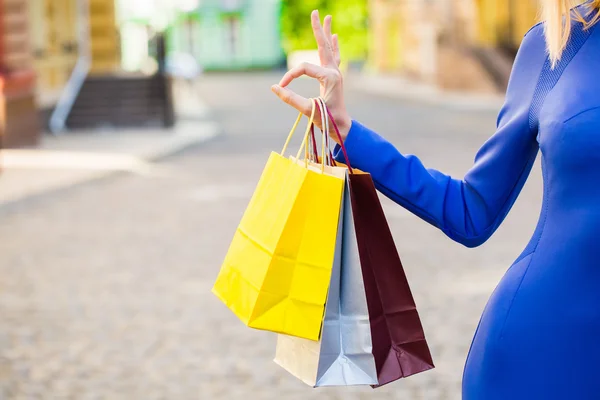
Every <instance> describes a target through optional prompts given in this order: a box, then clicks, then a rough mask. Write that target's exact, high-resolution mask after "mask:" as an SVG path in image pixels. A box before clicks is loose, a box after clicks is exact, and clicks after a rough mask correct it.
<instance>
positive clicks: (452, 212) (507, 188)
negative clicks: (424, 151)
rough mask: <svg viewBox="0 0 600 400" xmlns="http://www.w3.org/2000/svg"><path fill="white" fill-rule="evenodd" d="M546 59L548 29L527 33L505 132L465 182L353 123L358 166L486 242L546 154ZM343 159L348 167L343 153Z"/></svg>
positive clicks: (500, 127)
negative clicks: (538, 95) (538, 119)
mask: <svg viewBox="0 0 600 400" xmlns="http://www.w3.org/2000/svg"><path fill="white" fill-rule="evenodd" d="M545 59H546V53H545V42H544V39H543V27H542V26H540V25H538V26H536V27H534V28H533V29H532V30H530V31H529V33H528V34H527V35H526V36H525V38H524V40H523V43H522V45H521V48H520V49H519V52H518V54H517V58H516V60H515V64H514V66H513V71H512V74H511V78H510V83H509V86H508V90H507V95H506V101H505V104H504V106H503V108H502V110H501V111H500V114H499V117H498V124H497V132H496V133H495V134H494V135H493V136H492V137H491V138H490V139H489V140H488V141H487V142H486V143H485V144H484V145H483V147H481V149H480V150H479V152H478V153H477V156H476V158H475V163H474V165H473V167H472V168H471V169H470V170H469V172H468V173H467V174H466V176H465V177H464V179H462V180H459V179H453V178H451V177H450V176H448V175H445V174H443V173H441V172H439V171H437V170H433V169H427V168H425V166H423V164H422V163H421V161H420V160H419V159H418V158H417V157H415V156H412V155H406V156H405V155H403V154H401V153H400V152H399V151H398V150H397V149H396V148H395V147H394V146H393V145H392V144H390V143H389V142H388V141H386V140H385V139H383V138H382V137H381V136H379V135H377V134H376V133H375V132H373V131H371V130H369V129H368V128H366V127H365V126H363V125H361V124H360V123H359V122H357V121H353V122H352V125H351V128H350V131H349V133H348V136H347V138H346V140H345V142H344V143H345V146H346V149H347V152H348V156H349V159H350V162H351V163H352V165H353V166H354V167H356V168H358V169H361V170H363V171H365V172H369V173H371V175H372V177H373V180H374V181H375V184H376V186H377V188H378V189H379V190H380V191H381V192H382V193H383V194H385V195H386V196H387V197H389V198H390V199H392V200H393V201H395V202H396V203H398V204H400V205H402V206H404V207H405V208H406V209H408V210H409V211H411V212H413V213H414V214H416V215H418V216H419V217H421V218H422V219H424V220H426V221H428V222H429V223H431V224H433V225H434V226H436V227H438V228H440V229H441V230H442V231H443V232H444V233H446V234H447V235H448V236H449V237H450V238H452V239H454V240H456V241H457V242H460V243H462V244H464V245H465V246H468V247H475V246H478V245H480V244H482V243H484V242H485V241H486V240H487V239H488V238H489V237H490V236H491V235H492V234H493V233H494V231H495V230H496V229H497V228H498V226H499V225H500V223H501V222H502V221H503V220H504V218H505V217H506V215H507V214H508V211H509V210H510V208H511V206H512V205H513V203H514V201H515V200H516V198H517V196H518V194H519V192H520V191H521V188H522V187H523V185H524V183H525V181H526V179H527V177H528V175H529V172H530V171H531V167H532V165H533V163H534V161H535V158H536V155H537V152H538V142H537V139H536V136H537V124H536V123H534V122H530V109H531V105H532V102H533V96H534V92H535V88H536V86H537V83H538V79H539V74H540V71H541V69H542V66H543V64H544V62H545ZM337 150H338V151H337V153H336V158H337V159H338V160H339V161H341V162H343V155H342V154H341V152H340V151H339V146H338V149H337Z"/></svg>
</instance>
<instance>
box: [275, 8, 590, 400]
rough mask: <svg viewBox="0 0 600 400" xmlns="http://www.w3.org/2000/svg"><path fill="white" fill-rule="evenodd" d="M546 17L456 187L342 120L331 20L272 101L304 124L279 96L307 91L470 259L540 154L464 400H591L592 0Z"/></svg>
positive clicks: (366, 166)
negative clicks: (525, 214)
mask: <svg viewBox="0 0 600 400" xmlns="http://www.w3.org/2000/svg"><path fill="white" fill-rule="evenodd" d="M544 3H545V4H544V9H545V23H543V24H538V25H536V26H534V27H533V28H532V29H531V30H530V31H529V32H528V33H527V34H526V35H525V37H524V40H523V43H522V45H521V48H520V50H519V52H518V55H517V57H516V61H515V64H514V68H513V72H512V76H511V79H510V83H509V87H508V90H507V94H506V102H505V105H504V107H503V108H502V110H501V112H500V115H499V118H498V129H497V132H496V134H495V135H493V136H492V137H491V138H490V139H489V140H488V141H487V142H486V143H485V144H484V145H483V147H482V148H481V150H480V151H479V152H478V154H477V157H476V159H475V164H474V165H473V167H472V168H471V169H470V171H469V172H468V173H467V174H466V176H465V177H464V179H462V180H458V179H453V178H451V177H449V176H447V175H445V174H443V173H441V172H439V171H435V170H431V169H426V168H425V167H424V166H423V165H422V164H421V162H420V161H419V159H418V158H416V157H414V156H405V155H403V154H401V153H400V152H399V151H398V150H396V149H395V148H394V146H392V145H391V144H390V143H389V142H387V141H386V140H385V139H383V138H382V137H380V136H379V135H377V134H376V133H375V132H373V131H371V130H369V129H368V128H367V127H365V126H364V125H362V124H360V123H359V122H357V121H353V120H352V119H351V118H350V117H349V115H348V113H347V112H346V109H345V106H344V97H343V87H342V78H341V74H340V72H339V70H338V69H337V65H338V64H339V61H340V60H339V57H340V56H339V49H338V40H337V37H336V36H335V35H333V36H332V35H331V17H329V16H328V17H326V18H325V20H324V24H323V26H321V24H320V20H319V15H318V13H317V12H313V14H312V26H313V30H314V34H315V37H316V39H317V43H318V47H319V55H320V59H321V64H322V65H321V66H316V65H302V66H299V67H297V68H294V69H292V70H290V71H289V72H288V73H287V74H286V75H285V76H284V77H283V79H282V80H281V82H280V84H279V85H276V86H274V87H273V91H274V92H275V93H276V94H277V95H278V96H279V97H281V99H283V100H284V101H285V102H287V103H289V104H290V105H292V106H294V107H295V108H296V109H298V110H300V111H302V112H304V113H308V112H309V110H310V101H309V100H307V99H305V98H303V97H301V96H299V95H297V94H295V93H293V92H292V91H290V90H289V89H288V88H286V86H287V85H288V84H289V83H290V82H291V81H292V80H293V79H294V78H297V77H299V76H301V75H308V76H311V77H313V78H316V79H318V80H319V81H320V83H321V95H322V96H323V98H324V99H325V100H326V102H327V104H328V106H329V107H330V109H331V112H332V114H333V116H334V117H335V119H336V120H337V121H338V122H339V126H340V128H341V134H342V137H343V140H344V142H345V146H346V148H347V151H348V154H349V156H350V161H351V162H352V164H353V165H354V166H356V167H357V168H359V169H362V170H364V171H367V172H370V173H371V174H372V176H373V179H374V180H375V182H376V185H377V187H378V188H379V190H380V191H381V192H383V193H384V194H385V195H387V196H388V197H390V198H391V199H392V200H394V201H395V202H397V203H398V204H400V205H402V206H403V207H405V208H407V209H408V210H410V211H411V212H413V213H415V214H416V215H418V216H419V217H421V218H423V219H424V220H426V221H428V222H429V223H431V224H433V225H435V226H437V227H438V228H440V229H441V230H442V231H443V232H445V233H446V234H447V235H448V236H449V237H450V238H452V239H454V240H456V241H458V242H460V243H462V244H464V245H465V246H469V247H474V246H478V245H480V244H482V243H483V242H485V241H486V240H487V239H488V238H489V237H490V236H491V235H492V233H493V232H494V231H495V230H496V228H498V226H499V225H500V223H501V222H502V220H503V219H504V218H505V216H506V214H507V213H508V211H509V209H510V208H511V206H512V204H513V203H514V201H515V199H516V198H517V195H518V194H519V192H520V190H521V188H522V186H523V184H524V183H525V180H526V179H527V176H528V174H529V172H530V170H531V167H532V164H533V163H534V160H535V158H536V155H537V153H538V149H541V153H542V170H543V176H544V188H545V189H544V199H543V206H542V211H541V216H540V219H539V223H538V226H537V228H536V230H535V233H534V234H533V237H532V238H531V241H530V242H529V244H528V245H527V246H526V247H525V250H524V251H523V253H522V254H521V255H520V256H519V257H518V258H517V259H516V261H515V263H514V264H513V265H512V266H511V267H510V269H509V270H508V271H507V272H506V275H505V276H504V278H503V279H502V280H501V282H500V283H499V285H498V287H497V288H496V290H495V291H494V293H493V294H492V296H491V298H490V300H489V302H488V304H487V306H486V309H485V311H484V313H483V316H482V317H481V320H480V323H479V326H478V328H477V331H476V333H475V337H474V339H473V342H472V345H471V349H470V352H469V356H468V358H467V362H466V366H465V370H464V376H463V399H466V400H473V399H476V400H496V399H498V400H521V399H523V400H525V399H527V400H531V399H536V400H537V399H540V400H553V399H561V400H562V399H565V400H566V399H576V400H582V399H583V400H585V399H600V246H599V242H600V79H598V70H599V66H600V29H598V30H597V29H595V25H594V23H595V22H596V20H597V19H598V15H599V14H598V12H599V9H600V0H594V1H589V2H587V3H586V4H585V5H583V6H579V7H577V8H575V9H573V10H571V11H568V10H569V7H568V3H569V0H545V1H544ZM567 14H568V18H566V19H563V18H564V17H565V16H567ZM563 20H565V21H566V23H562V22H561V21H563ZM588 28H589V29H588ZM547 50H548V51H547ZM334 139H335V137H334Z"/></svg>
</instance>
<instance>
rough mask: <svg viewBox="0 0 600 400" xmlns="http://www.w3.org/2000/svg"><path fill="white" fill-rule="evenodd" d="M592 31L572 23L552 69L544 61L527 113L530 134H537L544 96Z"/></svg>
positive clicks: (547, 62)
mask: <svg viewBox="0 0 600 400" xmlns="http://www.w3.org/2000/svg"><path fill="white" fill-rule="evenodd" d="M592 29H593V27H592V28H590V29H587V30H585V29H583V24H582V23H581V22H575V23H573V27H572V28H571V39H570V40H569V43H568V44H567V47H566V48H565V51H564V52H563V54H562V57H561V59H560V60H559V61H558V63H557V64H556V66H555V67H554V69H552V64H551V62H550V59H549V58H548V59H547V60H546V63H545V64H544V66H543V68H542V71H541V73H540V78H539V81H538V84H537V86H536V88H535V92H534V94H533V100H532V102H531V109H530V111H529V127H530V128H531V131H532V132H537V129H538V120H539V114H540V110H541V108H542V105H543V104H544V101H545V99H546V95H548V93H550V91H551V90H552V89H553V88H554V85H556V82H558V80H559V79H560V77H561V75H562V73H563V72H564V70H565V69H566V68H567V66H568V65H569V63H570V62H571V60H573V58H574V57H575V55H576V54H577V53H578V52H579V50H580V49H581V47H582V46H583V44H584V43H585V41H586V40H587V39H588V37H590V34H591V31H592Z"/></svg>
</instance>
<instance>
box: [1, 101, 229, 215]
mask: <svg viewBox="0 0 600 400" xmlns="http://www.w3.org/2000/svg"><path fill="white" fill-rule="evenodd" d="M179 100H180V101H179V102H178V103H179V104H181V105H182V106H178V107H177V111H176V112H177V124H176V125H175V127H173V128H172V129H160V128H150V129H148V128H140V129H115V130H89V131H70V132H66V133H64V134H62V135H60V136H51V135H48V134H45V135H44V136H43V137H42V141H41V143H40V145H39V146H38V147H37V148H33V149H6V150H0V165H1V167H0V168H1V171H0V208H1V207H3V206H6V205H8V204H12V203H15V202H18V201H20V200H23V199H26V198H29V197H32V196H39V195H42V194H44V193H48V192H53V191H56V190H60V189H63V188H67V187H70V186H73V185H76V184H79V183H83V182H88V181H91V180H94V179H98V178H102V177H106V176H109V175H112V174H115V173H119V172H130V173H138V174H160V173H163V172H164V171H161V168H160V167H159V166H158V165H156V164H153V161H156V160H159V159H161V158H164V157H167V156H169V155H171V154H174V153H177V152H179V151H181V150H183V149H185V148H188V147H190V146H194V145H197V144H200V143H202V142H205V141H207V140H209V139H211V138H213V137H215V136H216V135H217V134H218V126H217V125H216V124H215V123H214V122H212V121H210V120H209V112H208V110H207V108H206V107H205V106H204V104H203V103H202V102H201V101H200V99H199V98H197V96H193V97H192V96H187V97H185V98H183V99H182V98H181V97H180V98H179Z"/></svg>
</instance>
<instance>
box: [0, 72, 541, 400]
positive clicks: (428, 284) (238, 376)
mask: <svg viewBox="0 0 600 400" xmlns="http://www.w3.org/2000/svg"><path fill="white" fill-rule="evenodd" d="M280 76H281V72H261V73H245V74H241V73H240V74H238V73H213V74H208V75H205V76H204V77H202V78H201V80H200V82H199V85H198V86H199V91H200V96H201V98H202V100H203V101H204V102H205V103H207V104H208V106H209V109H210V116H211V117H210V118H211V119H213V120H214V121H215V122H216V123H217V124H218V125H219V130H220V131H221V132H222V134H221V135H220V136H218V137H216V138H214V139H212V140H210V141H209V142H207V143H204V144H201V145H199V146H195V147H192V148H189V149H187V150H185V151H183V152H181V153H178V154H177V155H174V156H171V157H169V158H167V159H163V160H162V161H161V162H158V163H157V165H155V166H156V168H154V169H152V172H151V173H147V174H143V175H140V174H136V173H126V174H121V175H118V176H113V177H110V178H107V179H103V180H99V181H95V182H91V183H87V184H82V185H78V186H75V187H72V188H69V189H65V190H61V191H59V192H55V193H51V194H48V195H45V196H41V197H36V198H34V199H31V200H25V201H21V202H19V203H16V204H11V205H9V206H6V207H3V208H0V237H1V238H2V240H0V254H2V255H3V257H2V259H1V261H0V399H1V400H4V399H11V400H12V399H78V400H79V399H130V400H133V399H140V400H142V399H143V400H150V399H207V400H212V399H215V400H217V399H223V400H242V399H244V400H250V399H251V400H271V399H286V400H287V399H290V400H311V399H322V400H333V399H344V400H355V399H365V400H366V399H406V400H459V399H460V381H461V375H462V368H463V364H464V361H465V358H466V355H467V352H468V348H469V344H470V341H471V338H472V335H473V333H474V331H475V328H476V326H477V322H478V319H479V315H480V314H481V312H482V310H483V307H484V305H485V302H486V300H487V298H488V297H489V295H490V294H491V291H492V290H493V288H494V286H495V284H496V283H497V282H498V280H499V279H500V277H501V276H502V274H503V273H504V271H505V270H506V268H508V266H509V265H510V264H511V262H512V261H513V260H514V259H515V258H516V257H517V256H518V255H519V253H520V252H521V250H522V249H523V248H524V246H525V245H526V243H527V241H528V239H529V236H530V235H531V234H532V232H533V229H534V225H535V223H536V221H537V216H538V213H539V209H540V201H541V196H540V193H541V179H540V176H541V173H540V171H539V166H536V167H534V171H533V173H532V176H531V177H530V179H529V182H528V183H527V185H526V187H525V189H524V191H523V193H522V194H521V197H520V198H519V200H518V201H517V203H516V205H515V207H514V208H513V210H512V211H511V213H510V214H509V216H508V218H507V220H506V221H505V223H504V224H503V225H502V226H501V228H500V230H499V231H498V232H497V233H496V234H495V235H494V236H493V237H492V239H491V240H490V241H489V242H488V243H486V244H485V245H484V246H482V247H480V248H477V249H466V248H463V247H462V246H460V245H458V244H456V243H453V242H451V241H450V240H449V239H447V238H446V237H445V236H443V235H442V234H441V233H440V232H438V231H437V230H436V229H434V228H433V227H431V226H429V225H428V224H426V223H424V222H422V221H420V220H419V219H417V218H416V217H414V216H412V215H411V214H409V213H407V212H406V211H404V210H403V209H401V208H400V207H399V206H395V205H393V204H392V203H391V202H389V201H388V200H387V199H386V200H385V201H384V204H385V208H386V212H387V216H388V220H389V222H390V225H391V227H392V231H393V233H394V236H395V239H396V244H397V246H398V248H399V252H400V256H401V257H402V260H403V263H404V267H405V269H406V272H407V274H408V278H409V282H410V283H411V286H412V290H413V294H414V296H415V299H416V302H417V306H418V308H419V311H420V314H421V318H422V321H423V323H424V327H425V333H426V335H427V339H428V341H429V343H430V346H431V348H432V352H433V356H434V361H435V362H436V369H434V370H432V371H428V372H426V373H423V374H420V375H417V376H413V377H410V378H408V379H404V380H401V381H398V382H395V383H392V384H390V385H388V386H385V387H383V388H380V389H376V390H372V389H370V388H331V389H330V388H327V389H311V388H309V387H307V386H305V385H304V384H303V383H301V382H300V381H298V380H297V379H296V378H294V377H292V376H291V375H289V374H288V373H287V372H285V371H284V370H282V369H280V367H278V366H277V365H276V364H275V363H273V362H272V358H273V356H274V350H275V336H274V335H273V334H271V333H266V332H262V331H255V330H251V329H248V328H246V327H245V326H244V325H243V324H242V323H240V322H239V321H238V320H237V318H236V317H235V316H234V315H233V314H232V313H231V312H230V311H229V310H228V309H227V308H226V307H225V306H224V305H223V304H221V303H220V302H219V301H218V300H217V298H216V297H215V296H213V295H212V294H211V293H210V289H211V287H212V284H213V282H214V279H215V278H216V275H217V272H218V271H219V268H220V265H221V261H222V259H223V257H224V256H225V253H226V250H227V247H228V245H229V242H230V240H231V238H232V236H233V233H234V230H235V228H236V226H237V223H238V222H239V220H240V218H241V216H242V213H243V211H244V209H245V206H246V205H247V202H248V200H249V198H250V196H251V194H252V191H253V189H254V187H255V185H256V183H257V181H258V178H259V176H260V173H261V171H262V168H263V166H264V164H265V162H266V160H267V157H268V155H269V152H270V151H273V150H274V151H279V150H280V148H281V146H282V145H283V142H284V140H285V136H286V134H287V133H288V131H289V128H290V127H291V125H292V124H293V122H294V120H295V118H296V112H295V111H294V110H292V109H290V108H289V107H288V106H286V105H284V104H281V103H280V101H279V100H278V99H277V98H276V97H275V96H274V95H273V94H272V93H271V91H270V86H271V84H273V83H277V82H278V81H279V78H280ZM352 79H353V75H349V76H348V77H347V82H352ZM355 86H357V84H356V82H352V84H349V87H351V89H349V90H348V91H347V99H348V100H347V103H348V108H349V110H350V112H351V115H352V116H353V117H354V118H355V119H358V120H360V121H361V122H363V123H364V124H366V125H367V126H369V127H371V128H373V129H375V130H376V131H378V132H380V133H381V134H382V135H384V136H385V137H387V138H388V139H390V140H391V141H392V142H393V143H394V144H396V145H397V146H398V147H399V149H401V151H403V152H404V153H409V154H417V155H419V156H420V157H421V159H422V160H423V162H424V163H425V164H426V165H427V166H428V167H430V168H436V169H440V170H442V171H444V172H446V173H448V174H451V175H453V176H456V177H462V176H463V175H464V173H465V172H466V171H467V170H468V168H469V167H470V166H471V165H472V162H473V158H474V156H475V153H476V151H477V149H478V148H479V147H480V146H481V144H482V143H483V142H484V141H485V140H486V139H487V138H488V137H489V136H490V135H491V134H493V132H494V127H495V120H496V112H492V111H469V110H467V109H464V110H461V111H457V110H451V109H449V108H445V107H444V106H443V105H431V104H429V105H427V104H425V103H417V102H410V101H407V100H399V99H394V98H392V97H377V96H374V95H368V94H365V93H363V92H362V91H357V90H356V89H352V87H355ZM358 86H360V85H358ZM293 88H295V89H297V90H298V91H299V92H301V93H303V94H305V95H313V96H314V95H316V93H317V90H318V86H317V85H316V84H315V82H311V81H308V80H299V81H298V82H295V83H293ZM305 123H306V120H305V121H303V124H302V125H301V130H303V127H304V126H305V125H304V124H305ZM299 136H301V132H300V130H299V131H298V133H297V137H299ZM295 143H298V142H297V141H295ZM0 179H1V178H0Z"/></svg>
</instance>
